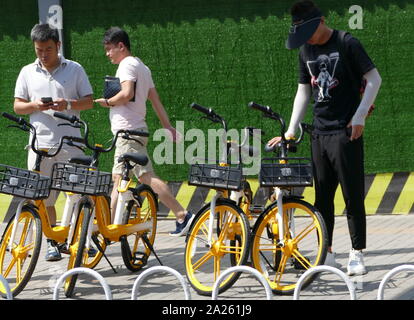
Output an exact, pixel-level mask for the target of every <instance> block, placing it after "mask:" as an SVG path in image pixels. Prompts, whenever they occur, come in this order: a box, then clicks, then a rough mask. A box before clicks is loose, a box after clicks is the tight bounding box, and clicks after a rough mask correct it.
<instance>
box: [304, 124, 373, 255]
mask: <svg viewBox="0 0 414 320" xmlns="http://www.w3.org/2000/svg"><path fill="white" fill-rule="evenodd" d="M350 130H351V129H346V130H345V129H344V130H343V132H341V133H337V134H329V135H318V134H313V136H312V143H311V146H312V163H313V171H314V179H315V193H316V194H315V207H316V208H317V209H318V210H319V211H320V213H321V214H322V217H323V219H324V221H325V224H326V227H327V231H328V242H329V246H332V239H333V230H334V223H335V215H334V214H335V211H334V197H335V191H336V189H337V187H338V183H339V184H340V185H341V188H342V193H343V196H344V201H345V206H346V217H347V220H348V228H349V233H350V236H351V243H352V248H353V249H356V250H361V249H365V247H366V216H365V205H364V197H365V194H364V193H365V188H364V146H363V139H362V137H361V138H359V139H357V140H354V141H350V140H349V137H350V133H351V131H350Z"/></svg>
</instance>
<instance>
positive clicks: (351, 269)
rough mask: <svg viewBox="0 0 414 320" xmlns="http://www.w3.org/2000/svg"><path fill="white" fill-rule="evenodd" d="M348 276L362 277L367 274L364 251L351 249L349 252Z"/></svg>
mask: <svg viewBox="0 0 414 320" xmlns="http://www.w3.org/2000/svg"><path fill="white" fill-rule="evenodd" d="M347 270H348V275H349V276H354V275H362V274H366V273H367V269H366V268H365V265H364V257H363V255H362V251H359V250H354V249H351V251H350V252H349V260H348V267H347Z"/></svg>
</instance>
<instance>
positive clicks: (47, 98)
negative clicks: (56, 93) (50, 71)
mask: <svg viewBox="0 0 414 320" xmlns="http://www.w3.org/2000/svg"><path fill="white" fill-rule="evenodd" d="M40 100H41V101H42V103H43V104H49V103H52V102H53V99H52V97H43V98H41V99H40Z"/></svg>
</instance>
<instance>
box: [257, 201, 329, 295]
mask: <svg viewBox="0 0 414 320" xmlns="http://www.w3.org/2000/svg"><path fill="white" fill-rule="evenodd" d="M277 212H278V207H277V203H276V202H274V203H272V204H271V205H270V206H269V207H268V208H267V209H266V210H265V211H264V212H263V213H262V214H261V216H260V217H259V219H258V220H257V222H256V224H255V225H254V227H253V235H254V236H253V244H252V248H251V255H252V262H253V266H254V267H255V268H256V269H257V270H258V271H259V272H261V273H262V274H263V275H264V276H265V277H266V279H267V280H268V282H269V284H270V287H271V288H272V291H273V293H275V294H292V293H293V292H294V290H295V287H296V282H297V280H298V278H299V276H300V275H301V274H302V273H303V272H304V271H306V270H307V269H309V268H311V267H315V266H317V265H320V264H323V263H324V262H325V257H326V252H327V242H328V238H327V232H326V227H325V223H324V221H323V219H322V216H321V215H320V213H319V212H318V211H317V210H316V209H315V207H313V206H312V205H310V204H309V203H307V202H305V201H302V200H299V199H288V200H286V201H285V202H284V203H283V215H284V217H283V221H284V222H285V226H284V230H285V232H284V235H283V237H281V236H280V235H279V228H278V222H277V219H276V213H277ZM282 239H283V241H284V245H283V246H280V244H279V241H280V240H282ZM315 277H316V274H315V275H312V276H310V277H308V278H307V279H306V281H305V282H304V284H303V288H305V287H306V286H308V285H309V284H310V283H311V282H312V281H313V280H314V279H315Z"/></svg>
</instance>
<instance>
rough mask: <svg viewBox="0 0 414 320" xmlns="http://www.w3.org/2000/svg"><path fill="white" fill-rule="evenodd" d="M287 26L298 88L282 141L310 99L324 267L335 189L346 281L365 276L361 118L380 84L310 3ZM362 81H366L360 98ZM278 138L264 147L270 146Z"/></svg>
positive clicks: (361, 54)
mask: <svg viewBox="0 0 414 320" xmlns="http://www.w3.org/2000/svg"><path fill="white" fill-rule="evenodd" d="M291 14H292V26H291V28H290V32H289V38H288V40H287V42H286V47H287V48H288V49H296V48H299V47H300V52H299V81H298V82H299V84H298V90H297V93H296V97H295V101H294V105H293V112H292V116H291V120H290V125H289V128H288V130H287V132H286V134H285V137H286V138H292V137H294V135H295V131H296V130H297V128H298V125H299V123H300V121H301V120H302V119H303V117H304V115H305V112H306V107H307V105H308V103H309V100H310V97H311V96H312V97H313V100H314V102H315V103H314V108H313V126H314V131H313V134H312V142H311V146H312V162H313V170H314V178H315V207H316V208H317V209H318V210H319V211H320V212H321V214H322V216H323V218H324V221H325V223H326V227H327V231H328V255H327V258H326V261H325V264H327V265H331V266H337V263H336V262H335V255H334V252H333V251H332V239H333V230H334V219H335V216H334V213H335V211H334V197H335V192H336V189H337V187H338V184H340V185H341V188H342V193H343V196H344V200H345V204H346V213H347V220H348V226H349V231H350V236H351V242H352V249H351V251H350V255H349V261H348V266H347V271H348V274H349V275H356V274H365V273H366V272H367V271H366V268H365V265H364V260H363V255H362V249H365V248H366V217H365V205H364V196H365V190H364V189H365V188H364V152H363V140H362V133H363V130H364V127H365V118H366V116H367V114H368V111H369V110H370V106H371V105H372V104H373V103H374V100H375V97H376V95H377V93H378V89H379V87H380V84H381V77H380V76H379V74H378V71H377V69H376V67H375V65H374V64H373V62H372V61H371V59H370V58H369V56H368V55H367V53H366V52H365V50H364V48H363V46H362V45H361V43H360V42H359V41H358V40H357V39H355V38H353V37H352V36H351V35H349V34H346V35H345V37H344V38H339V37H340V33H339V31H338V30H333V29H331V28H329V27H328V26H327V25H326V24H325V17H324V16H323V15H322V13H321V11H320V10H319V9H318V8H317V7H316V6H315V5H314V3H313V2H312V1H300V2H297V3H296V4H294V5H293V7H292V9H291ZM362 80H366V88H365V92H364V95H363V97H362V99H361V97H360V90H359V89H360V86H361V83H362ZM279 141H280V137H275V138H273V139H272V140H270V141H269V145H270V146H272V145H275V144H277V143H278V142H279Z"/></svg>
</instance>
